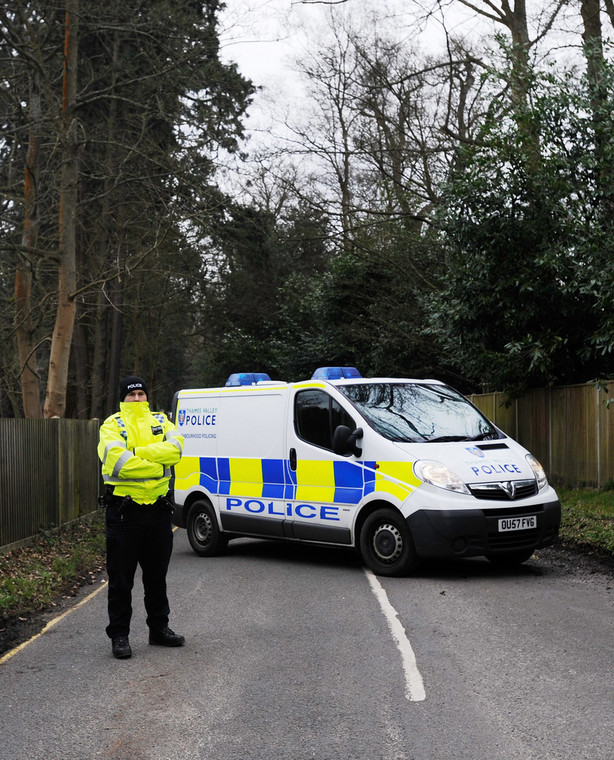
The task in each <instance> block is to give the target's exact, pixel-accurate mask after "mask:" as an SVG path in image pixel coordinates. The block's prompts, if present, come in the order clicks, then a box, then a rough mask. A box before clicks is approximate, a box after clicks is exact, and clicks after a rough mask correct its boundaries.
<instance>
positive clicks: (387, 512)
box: [360, 509, 420, 576]
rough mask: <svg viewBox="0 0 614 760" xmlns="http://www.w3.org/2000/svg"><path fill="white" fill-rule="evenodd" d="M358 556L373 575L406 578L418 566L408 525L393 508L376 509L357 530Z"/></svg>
mask: <svg viewBox="0 0 614 760" xmlns="http://www.w3.org/2000/svg"><path fill="white" fill-rule="evenodd" d="M360 553H361V554H362V558H363V559H364V561H365V564H366V565H367V567H369V568H370V569H371V570H373V572H374V573H375V574H376V575H385V576H399V575H408V574H409V573H411V572H413V571H414V570H416V568H417V567H418V565H419V564H420V560H419V559H418V557H417V555H416V549H415V547H414V542H413V539H412V537H411V533H410V530H409V526H408V525H407V522H406V520H405V518H404V517H403V515H402V514H401V513H400V512H396V511H395V510H393V509H378V510H377V511H376V512H373V514H372V515H369V517H367V519H366V520H365V523H364V525H363V526H362V530H361V531H360Z"/></svg>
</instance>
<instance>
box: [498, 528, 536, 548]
mask: <svg viewBox="0 0 614 760" xmlns="http://www.w3.org/2000/svg"><path fill="white" fill-rule="evenodd" d="M538 540H539V529H537V530H522V531H518V532H512V533H497V534H491V535H489V536H488V546H489V548H490V549H494V550H495V551H503V550H511V549H527V548H530V547H531V546H535V545H536V544H537V541H538Z"/></svg>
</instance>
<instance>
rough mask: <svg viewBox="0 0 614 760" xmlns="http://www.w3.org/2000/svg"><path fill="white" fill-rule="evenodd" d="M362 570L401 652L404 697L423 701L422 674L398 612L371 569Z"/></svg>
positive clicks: (424, 694) (424, 696)
mask: <svg viewBox="0 0 614 760" xmlns="http://www.w3.org/2000/svg"><path fill="white" fill-rule="evenodd" d="M364 571H365V575H366V576H367V580H368V581H369V585H370V586H371V590H372V591H373V593H374V594H375V597H376V599H377V601H378V602H379V606H380V607H381V609H382V612H383V613H384V617H385V618H386V622H387V623H388V628H390V632H391V633H392V637H393V639H394V641H395V643H396V645H397V648H398V650H399V651H400V652H401V661H402V663H403V672H404V674H405V698H406V699H409V701H410V702H423V701H424V700H425V699H426V692H425V691H424V682H423V680H422V675H421V674H420V671H419V670H418V664H417V663H416V655H415V654H414V650H413V649H412V646H411V644H410V642H409V639H408V638H407V634H406V633H405V628H403V626H402V625H401V621H400V620H399V614H398V612H397V611H396V610H395V608H394V607H393V606H392V604H390V600H389V599H388V595H387V594H386V592H385V591H384V589H383V588H382V586H381V584H380V582H379V581H378V580H377V578H376V577H375V575H374V574H373V573H372V572H371V570H368V569H367V568H364Z"/></svg>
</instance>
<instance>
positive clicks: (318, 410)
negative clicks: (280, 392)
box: [294, 390, 356, 451]
mask: <svg viewBox="0 0 614 760" xmlns="http://www.w3.org/2000/svg"><path fill="white" fill-rule="evenodd" d="M339 425H347V426H348V427H349V428H350V429H351V430H354V428H355V427H356V424H355V423H354V420H353V419H352V418H351V417H350V415H349V414H348V413H347V412H346V411H345V410H344V409H343V408H342V407H341V406H340V405H339V404H338V403H337V402H336V401H335V400H334V399H333V398H331V397H330V396H329V395H328V393H325V392H324V391H319V390H310V391H299V393H297V394H296V399H295V401H294V427H295V429H296V434H297V435H298V437H299V438H302V439H303V440H304V441H307V443H312V444H313V445H314V446H320V447H321V448H323V449H329V450H330V451H332V448H333V432H334V431H335V428H337V427H338V426H339Z"/></svg>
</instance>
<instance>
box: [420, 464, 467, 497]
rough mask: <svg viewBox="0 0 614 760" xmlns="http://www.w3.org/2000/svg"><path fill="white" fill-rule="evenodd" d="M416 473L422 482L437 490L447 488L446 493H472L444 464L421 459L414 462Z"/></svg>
mask: <svg viewBox="0 0 614 760" xmlns="http://www.w3.org/2000/svg"><path fill="white" fill-rule="evenodd" d="M414 473H415V474H416V477H418V478H420V480H424V481H425V482H426V483H430V484H431V485H432V486H437V488H445V489H446V491H456V493H466V494H469V493H470V491H469V489H468V488H467V486H466V485H465V484H464V483H463V481H462V480H461V479H460V478H459V477H458V475H457V474H456V473H455V472H453V471H452V470H451V469H450V468H449V467H447V466H446V465H445V464H443V463H442V462H433V461H431V460H430V459H420V460H418V461H417V462H414Z"/></svg>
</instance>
